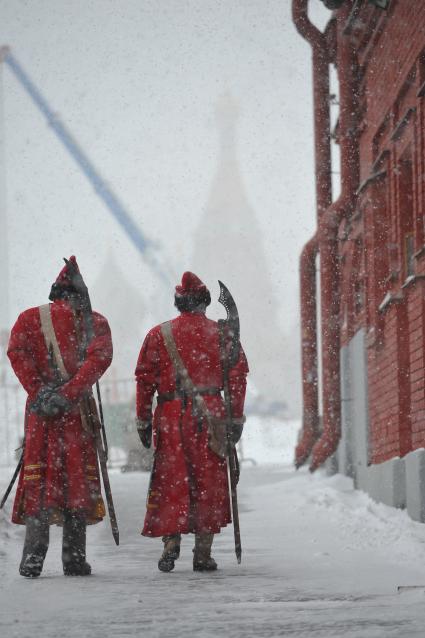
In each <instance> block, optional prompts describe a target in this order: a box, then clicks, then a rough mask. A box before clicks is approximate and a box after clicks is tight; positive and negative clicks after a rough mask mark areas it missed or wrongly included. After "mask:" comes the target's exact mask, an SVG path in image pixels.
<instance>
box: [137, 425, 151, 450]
mask: <svg viewBox="0 0 425 638" xmlns="http://www.w3.org/2000/svg"><path fill="white" fill-rule="evenodd" d="M136 428H137V433H138V435H139V438H140V440H141V442H142V445H143V447H145V448H146V449H149V448H150V446H151V444H152V421H151V420H150V421H142V419H139V418H136Z"/></svg>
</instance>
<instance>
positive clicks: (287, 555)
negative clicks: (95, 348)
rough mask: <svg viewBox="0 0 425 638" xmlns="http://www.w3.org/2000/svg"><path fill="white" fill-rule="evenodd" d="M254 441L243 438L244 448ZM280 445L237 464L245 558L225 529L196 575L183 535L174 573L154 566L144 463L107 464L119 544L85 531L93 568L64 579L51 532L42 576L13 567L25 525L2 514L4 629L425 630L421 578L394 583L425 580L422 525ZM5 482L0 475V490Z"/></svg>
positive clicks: (120, 632)
mask: <svg viewBox="0 0 425 638" xmlns="http://www.w3.org/2000/svg"><path fill="white" fill-rule="evenodd" d="M282 427H283V426H282ZM292 438H293V437H292V435H288V437H287V440H288V443H289V441H290V440H291V444H292V442H293V441H292ZM248 439H249V437H248ZM257 442H258V441H257ZM254 451H255V450H254ZM254 451H253V448H252V445H251V447H250V444H249V440H248V441H247V445H246V454H247V453H248V452H249V455H250V456H251V455H253V454H254ZM276 454H278V455H279V454H280V455H281V458H282V463H281V465H270V464H266V463H262V464H259V465H258V466H257V467H251V466H250V465H249V464H248V463H246V464H244V466H243V474H242V479H241V485H240V510H241V530H242V539H243V550H244V551H243V558H242V565H241V566H238V565H237V563H236V559H235V557H234V553H233V547H232V542H233V536H232V530H231V528H228V529H227V530H226V531H225V532H224V533H223V534H221V535H220V536H219V537H217V540H216V542H215V543H214V556H215V558H216V560H217V562H218V563H219V571H217V572H216V573H214V574H197V573H194V572H193V571H192V568H191V558H192V552H191V548H192V538H191V537H185V538H184V539H183V545H182V557H181V559H180V560H179V561H178V562H177V563H176V569H175V571H174V572H172V573H171V574H163V573H160V572H159V571H158V569H157V559H158V557H159V554H160V551H161V546H160V545H161V543H160V541H159V540H152V539H145V538H143V537H141V536H140V535H139V529H140V526H141V524H142V519H143V513H144V501H145V495H146V490H147V483H148V476H147V475H146V474H143V473H133V474H121V473H119V472H118V471H114V472H113V473H112V474H111V481H112V488H113V492H114V498H115V504H116V509H117V514H118V520H119V524H120V532H121V545H120V547H119V548H116V547H115V545H114V543H113V540H112V536H111V533H110V529H109V527H108V525H107V524H106V523H103V524H101V525H97V526H94V527H92V528H90V529H89V534H88V559H89V561H90V562H91V564H92V567H93V575H92V576H91V577H90V578H85V579H84V578H65V577H64V576H62V573H61V566H60V530H59V529H57V528H53V533H52V539H53V542H52V543H51V547H50V549H49V552H48V557H47V559H46V563H45V569H44V571H43V574H42V576H41V577H40V578H39V579H38V580H26V579H24V578H22V577H20V576H19V575H18V572H17V566H18V562H19V556H20V551H21V545H22V537H23V529H22V528H20V527H17V526H11V525H9V524H8V523H7V518H6V516H3V515H2V514H3V513H0V635H1V636H4V637H6V636H7V638H18V637H19V638H26V637H28V638H29V637H30V636H31V638H33V637H34V636H42V637H43V638H50V637H52V638H53V637H55V638H56V637H61V638H68V637H75V638H76V637H77V636H78V637H81V638H84V637H86V636H87V638H89V637H90V638H106V637H110V636H111V637H112V636H114V637H115V636H116V637H122V636H136V635H143V636H145V637H157V636H158V637H168V636H169V637H174V636H175V637H180V636H181V637H183V636H184V637H185V638H188V636H202V637H204V636H214V638H219V637H221V636H229V637H230V638H233V637H234V638H236V637H237V638H239V637H240V638H242V637H244V638H250V637H251V636H252V637H254V636H255V637H256V638H258V637H264V638H268V637H272V636H285V637H286V636H297V637H299V636H313V637H316V636H317V637H321V636H323V637H325V636H326V637H329V636H337V637H341V638H342V637H343V636H344V637H347V638H354V637H362V638H374V637H375V636H379V637H383V638H384V637H385V638H390V637H392V636H397V637H399V636H400V637H401V636H402V637H403V638H409V637H411V636H421V637H423V636H424V635H425V587H424V589H404V590H402V591H401V592H400V593H398V592H397V586H412V585H424V586H425V526H424V525H420V524H417V523H414V522H412V521H411V520H410V519H409V518H408V517H407V514H406V513H405V512H401V511H396V510H393V509H391V508H388V507H386V506H383V505H377V504H375V503H373V501H371V500H370V499H369V498H368V497H367V496H366V495H365V494H363V493H361V492H356V491H354V490H353V489H352V485H351V481H349V480H348V479H346V478H343V477H341V476H335V477H326V476H325V475H324V474H320V473H318V474H316V475H314V476H311V475H309V474H308V473H307V471H305V470H302V471H299V472H295V471H294V470H293V469H292V467H291V466H290V464H289V462H288V461H289V457H290V454H291V450H290V449H289V448H288V449H287V450H283V451H282V449H281V450H280V451H278V450H277V449H276V446H273V449H270V451H269V454H268V456H269V457H270V458H271V459H272V460H275V456H274V455H276ZM258 456H259V457H260V458H262V459H263V461H264V460H265V457H267V454H262V453H260V454H259V455H258ZM7 478H8V475H7V473H5V472H2V473H1V474H0V491H1V490H2V489H3V487H4V486H5V484H6V482H7ZM10 506H11V501H10V502H9V505H8V507H9V509H8V511H10Z"/></svg>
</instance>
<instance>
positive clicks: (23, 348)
mask: <svg viewBox="0 0 425 638" xmlns="http://www.w3.org/2000/svg"><path fill="white" fill-rule="evenodd" d="M34 330H35V327H31V325H29V322H28V319H27V317H26V315H25V313H22V314H20V315H19V317H18V319H17V321H16V323H15V325H14V326H13V328H12V331H11V333H10V338H9V345H8V348H7V356H8V357H9V360H10V363H11V364H12V368H13V370H14V372H15V374H16V376H17V377H18V379H19V381H20V382H21V385H22V387H23V388H24V390H25V391H26V392H27V393H28V395H29V396H30V397H31V398H32V397H35V396H36V394H37V392H38V391H39V390H40V388H41V386H42V385H43V383H44V380H43V378H42V376H41V373H40V371H39V370H38V368H37V365H36V363H35V357H34V353H33V351H32V347H31V334H32V332H33V331H34Z"/></svg>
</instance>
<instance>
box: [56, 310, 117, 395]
mask: <svg viewBox="0 0 425 638" xmlns="http://www.w3.org/2000/svg"><path fill="white" fill-rule="evenodd" d="M93 321H94V334H95V336H94V338H93V339H92V341H91V343H90V345H89V347H88V348H87V352H86V358H85V360H84V362H83V364H82V365H81V367H80V368H79V369H78V372H76V374H74V376H73V377H72V378H71V379H70V380H69V381H67V383H65V384H64V385H63V386H62V387H61V394H62V395H63V396H64V397H65V398H67V399H68V400H69V401H77V400H78V399H80V398H81V397H82V396H83V395H84V394H85V393H87V392H88V391H89V390H90V388H91V387H92V386H93V385H94V384H95V383H96V381H98V379H100V377H101V376H102V374H103V373H104V372H105V371H106V370H107V369H108V368H109V366H110V364H111V361H112V354H113V349H112V337H111V330H110V328H109V324H108V322H107V321H106V319H105V317H102V315H100V314H98V313H96V312H94V313H93Z"/></svg>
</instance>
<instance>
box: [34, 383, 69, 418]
mask: <svg viewBox="0 0 425 638" xmlns="http://www.w3.org/2000/svg"><path fill="white" fill-rule="evenodd" d="M71 407H72V404H71V402H70V401H68V399H66V398H65V397H63V396H62V395H61V394H60V392H59V391H58V389H57V386H53V385H52V384H48V385H46V386H43V387H42V388H41V390H40V391H39V393H38V394H37V397H36V399H35V401H34V402H33V403H32V405H31V411H32V412H35V413H36V414H39V415H40V416H44V417H55V416H59V415H61V414H64V413H65V412H69V410H70V409H71Z"/></svg>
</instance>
